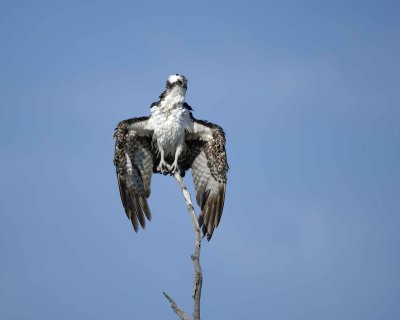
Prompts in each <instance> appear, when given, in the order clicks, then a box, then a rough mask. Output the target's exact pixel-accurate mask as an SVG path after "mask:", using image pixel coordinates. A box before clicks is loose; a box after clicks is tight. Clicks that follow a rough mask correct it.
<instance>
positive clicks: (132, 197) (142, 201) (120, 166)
mask: <svg viewBox="0 0 400 320" xmlns="http://www.w3.org/2000/svg"><path fill="white" fill-rule="evenodd" d="M147 120H148V117H142V118H133V119H129V120H124V121H121V122H120V123H119V124H118V126H117V128H116V129H115V134H114V138H115V154H114V165H115V167H116V170H117V179H118V186H119V192H120V195H121V200H122V204H123V206H124V209H125V213H126V215H127V217H128V218H129V219H130V220H131V222H132V225H133V228H134V229H135V231H136V232H137V231H138V229H139V224H140V225H141V226H142V228H144V227H145V226H146V221H145V216H146V217H147V219H148V220H150V219H151V212H150V209H149V206H148V203H147V199H146V198H148V197H149V196H150V182H151V175H152V171H153V156H154V155H153V151H152V147H151V136H150V133H149V136H148V137H146V136H141V137H132V136H130V135H129V130H130V128H131V127H135V125H136V126H138V127H139V126H141V125H142V126H143V122H145V121H147ZM128 161H130V162H131V167H132V172H131V174H129V173H128V170H127V164H128Z"/></svg>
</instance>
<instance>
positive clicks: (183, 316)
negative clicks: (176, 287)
mask: <svg viewBox="0 0 400 320" xmlns="http://www.w3.org/2000/svg"><path fill="white" fill-rule="evenodd" d="M163 295H164V296H165V297H166V298H167V299H168V301H169V303H170V304H171V308H172V310H174V312H175V313H176V314H177V315H178V316H179V318H180V319H181V320H191V319H190V317H189V316H188V315H187V314H186V313H185V311H182V310H181V308H179V307H178V306H177V304H176V303H175V301H174V300H173V299H172V298H171V297H170V296H169V295H168V294H167V293H165V292H163Z"/></svg>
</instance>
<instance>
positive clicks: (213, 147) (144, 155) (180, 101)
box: [114, 74, 228, 240]
mask: <svg viewBox="0 0 400 320" xmlns="http://www.w3.org/2000/svg"><path fill="white" fill-rule="evenodd" d="M187 82H188V81H187V79H186V78H185V77H184V76H183V75H179V74H173V75H171V76H170V77H169V78H168V80H167V85H166V88H165V90H164V92H163V93H162V94H161V95H160V99H159V101H157V102H154V103H152V104H151V106H150V108H151V109H150V116H148V117H140V118H132V119H127V120H124V121H121V122H120V123H119V124H118V126H117V128H116V129H115V134H114V138H115V156H114V165H115V167H116V170H117V179H118V186H119V192H120V195H121V200H122V204H123V206H124V209H125V213H126V215H127V216H128V218H129V219H130V220H131V222H132V225H133V228H134V229H135V231H136V232H137V231H138V229H139V224H140V225H141V226H142V228H144V227H145V216H146V217H147V219H148V220H150V219H151V212H150V209H149V206H148V203H147V198H148V197H149V196H150V182H151V175H152V173H162V174H164V175H166V174H171V175H172V174H175V173H177V172H178V173H179V174H180V175H181V176H182V177H183V176H184V175H185V172H186V171H187V170H189V169H190V168H191V169H192V176H193V182H194V186H195V190H196V202H197V204H198V205H199V206H200V208H201V214H200V216H199V225H200V227H201V228H202V231H203V236H207V239H208V240H210V239H211V237H212V235H213V232H214V229H215V228H216V227H217V226H218V224H219V221H220V219H221V215H222V210H223V207H224V201H225V189H226V175H227V171H228V163H227V159H226V151H225V133H224V131H223V130H222V128H221V127H219V126H218V125H216V124H213V123H211V122H208V121H204V120H197V119H195V118H194V117H193V115H192V112H191V111H192V108H191V107H190V106H189V105H188V104H187V103H186V102H185V94H186V90H187Z"/></svg>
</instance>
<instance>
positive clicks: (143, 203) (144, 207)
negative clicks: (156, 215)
mask: <svg viewBox="0 0 400 320" xmlns="http://www.w3.org/2000/svg"><path fill="white" fill-rule="evenodd" d="M139 200H140V206H141V207H142V210H143V212H144V214H145V215H146V217H147V219H148V220H149V221H151V211H150V208H149V204H148V203H147V200H146V198H145V197H143V196H142V197H139Z"/></svg>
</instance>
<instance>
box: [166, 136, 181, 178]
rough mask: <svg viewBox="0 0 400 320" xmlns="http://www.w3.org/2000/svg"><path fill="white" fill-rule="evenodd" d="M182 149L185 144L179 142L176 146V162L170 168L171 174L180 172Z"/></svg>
mask: <svg viewBox="0 0 400 320" xmlns="http://www.w3.org/2000/svg"><path fill="white" fill-rule="evenodd" d="M182 149H183V144H182V143H180V144H178V146H177V147H176V151H175V159H174V162H173V163H172V165H171V166H170V168H169V169H170V170H171V174H175V173H176V172H179V167H178V159H179V156H180V155H181V153H182Z"/></svg>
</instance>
